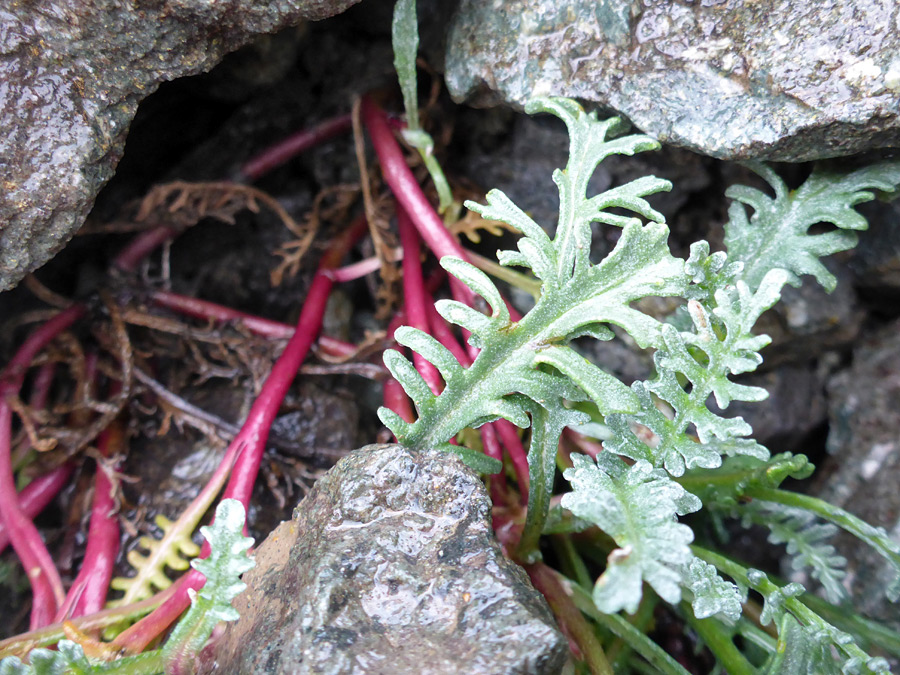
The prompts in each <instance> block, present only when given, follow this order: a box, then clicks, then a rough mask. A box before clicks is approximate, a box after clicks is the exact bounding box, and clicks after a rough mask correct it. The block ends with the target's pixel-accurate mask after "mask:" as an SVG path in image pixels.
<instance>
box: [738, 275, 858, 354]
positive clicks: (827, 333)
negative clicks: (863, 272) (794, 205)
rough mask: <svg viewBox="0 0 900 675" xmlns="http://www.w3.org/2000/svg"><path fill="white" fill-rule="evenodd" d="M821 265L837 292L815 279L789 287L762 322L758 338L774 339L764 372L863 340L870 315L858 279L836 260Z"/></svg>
mask: <svg viewBox="0 0 900 675" xmlns="http://www.w3.org/2000/svg"><path fill="white" fill-rule="evenodd" d="M822 264H824V265H825V267H827V268H828V269H829V270H830V271H831V273H832V274H834V275H835V276H836V277H837V279H838V284H837V288H835V289H834V291H833V292H831V293H828V292H827V291H826V290H825V289H824V288H822V286H820V285H819V283H818V282H817V281H816V280H815V279H814V278H813V277H810V276H806V277H803V279H802V281H801V284H800V286H799V288H794V287H793V286H785V288H784V291H783V292H782V295H781V301H780V302H779V303H778V304H777V305H775V306H774V307H773V308H772V309H770V310H769V311H768V312H766V313H765V314H763V315H762V317H760V321H759V323H758V324H757V325H756V332H758V333H765V334H766V335H768V336H769V337H771V338H772V344H771V345H770V346H768V347H766V349H765V350H764V351H763V359H764V362H763V366H762V367H763V368H764V369H766V370H768V369H771V368H774V367H777V366H781V365H783V364H786V363H787V364H796V363H804V362H806V361H809V360H810V359H813V358H816V357H818V356H821V355H822V354H824V353H825V352H827V351H830V350H834V349H846V348H848V347H850V346H851V345H852V344H853V342H854V340H856V338H857V336H858V335H859V331H860V327H861V326H862V322H863V317H864V316H865V312H864V311H863V309H862V307H861V306H860V303H859V300H858V298H857V297H856V292H855V291H854V289H853V275H852V274H851V272H850V271H849V270H848V269H847V267H846V265H844V264H842V263H841V262H840V260H839V259H838V258H837V257H829V258H825V259H824V260H823V261H822Z"/></svg>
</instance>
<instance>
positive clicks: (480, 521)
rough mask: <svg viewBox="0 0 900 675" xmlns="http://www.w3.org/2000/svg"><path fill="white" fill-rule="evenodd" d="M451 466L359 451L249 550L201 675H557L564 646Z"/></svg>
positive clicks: (396, 452) (476, 484) (447, 461)
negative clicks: (231, 612)
mask: <svg viewBox="0 0 900 675" xmlns="http://www.w3.org/2000/svg"><path fill="white" fill-rule="evenodd" d="M490 512H491V505H490V500H489V498H488V495H487V491H486V490H485V488H484V485H483V484H482V483H481V481H480V480H479V479H478V476H476V475H475V474H474V473H473V472H472V471H471V470H469V469H467V468H466V467H465V466H464V465H463V464H462V463H461V462H460V461H459V460H458V459H457V458H456V457H453V456H451V455H448V454H446V453H443V452H440V451H428V452H423V453H416V452H413V451H410V450H407V449H406V448H403V447H401V446H398V445H383V446H376V445H370V446H367V447H365V448H362V449H361V450H357V451H355V452H353V453H351V454H350V455H348V456H347V457H345V458H344V459H342V460H341V461H340V462H339V463H338V464H337V465H336V466H335V467H334V468H333V469H332V470H331V471H330V472H329V473H328V474H326V475H325V476H324V477H323V478H322V479H321V480H319V482H318V483H316V485H315V487H314V488H313V490H312V491H311V492H310V494H309V496H308V497H307V498H306V499H305V500H304V501H303V502H301V503H300V505H299V506H298V507H297V508H296V510H295V511H294V518H293V520H290V521H286V522H284V523H282V524H281V525H280V526H279V527H278V528H277V529H276V530H275V531H274V532H272V534H271V535H269V537H268V539H266V541H265V542H264V543H263V544H262V546H260V547H259V549H258V550H257V552H256V563H257V566H256V568H255V569H254V570H253V571H252V572H249V573H248V574H247V575H246V577H245V581H246V582H247V583H248V585H249V587H248V589H247V591H245V592H244V593H243V594H241V595H240V596H239V597H238V598H237V600H236V602H235V606H236V607H237V609H238V611H240V613H241V618H240V620H239V621H238V622H236V623H234V624H229V626H228V628H227V629H226V631H225V633H224V635H223V636H222V638H221V639H220V640H219V641H218V642H217V643H216V644H215V645H214V647H213V654H212V655H211V658H210V661H209V662H208V663H207V664H206V665H205V666H204V672H222V673H238V672H240V673H385V674H387V673H390V674H392V675H393V674H395V673H416V674H419V673H447V674H451V673H452V674H454V675H456V674H458V673H492V674H495V673H496V674H499V673H555V672H559V671H560V669H561V668H562V664H563V661H564V660H565V658H566V642H565V640H564V639H563V637H562V635H561V634H560V633H559V631H558V630H557V629H556V626H555V623H554V621H553V618H552V616H551V615H550V612H549V610H548V609H547V606H546V604H545V603H544V601H543V599H542V598H541V596H540V595H539V594H538V593H537V592H536V591H535V590H534V589H533V588H532V587H531V585H530V584H529V582H528V579H527V577H526V576H525V574H524V572H523V571H522V570H521V568H519V567H518V566H516V565H515V564H514V563H512V562H511V561H509V560H508V559H507V558H505V557H504V556H503V554H502V552H501V550H500V547H499V545H498V544H497V542H496V540H495V539H494V536H493V533H492V531H491V525H490Z"/></svg>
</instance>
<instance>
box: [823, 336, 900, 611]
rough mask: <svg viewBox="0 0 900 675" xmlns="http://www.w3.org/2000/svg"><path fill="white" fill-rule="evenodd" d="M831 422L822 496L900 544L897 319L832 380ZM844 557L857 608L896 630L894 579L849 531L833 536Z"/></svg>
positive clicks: (899, 346)
mask: <svg viewBox="0 0 900 675" xmlns="http://www.w3.org/2000/svg"><path fill="white" fill-rule="evenodd" d="M828 392H829V394H830V396H831V404H830V412H829V415H830V419H831V427H830V431H829V436H828V450H829V451H830V453H831V455H830V457H828V459H827V460H826V462H825V463H824V465H823V466H822V470H823V471H824V476H825V477H824V479H823V482H822V484H821V485H820V487H819V488H818V490H817V492H818V494H819V496H820V497H822V498H823V499H827V500H828V501H830V502H832V503H834V504H837V505H838V506H841V507H843V508H846V509H848V510H849V511H851V512H852V513H854V514H855V515H857V516H859V517H860V518H862V519H863V520H865V521H867V522H869V523H871V524H872V525H876V526H879V527H883V528H885V530H887V531H888V532H889V533H890V534H891V537H892V538H893V539H894V540H895V541H897V542H898V543H900V492H898V491H897V485H898V483H900V407H898V405H897V403H898V401H900V322H894V323H892V324H889V325H888V326H886V327H885V328H884V329H883V330H882V331H881V332H879V333H877V334H876V335H875V336H873V337H872V338H871V339H869V340H867V341H865V342H863V343H862V344H861V345H860V346H859V347H858V348H857V349H856V350H855V351H854V355H853V365H852V366H851V367H850V368H849V369H847V370H844V371H842V372H841V373H839V374H837V375H836V376H835V377H833V378H832V379H831V381H830V382H829V386H828ZM835 545H836V546H837V548H838V551H839V553H840V554H841V555H843V556H845V557H846V558H847V559H848V561H849V562H848V580H847V582H846V585H848V586H849V587H850V589H851V590H852V591H853V593H854V595H855V596H856V597H857V598H858V600H857V606H859V607H860V608H861V609H862V610H863V611H864V612H866V613H867V614H869V615H870V616H873V617H875V618H878V619H882V620H887V621H891V622H892V623H893V624H894V625H895V627H900V606H898V605H896V604H892V603H890V602H888V601H887V600H886V599H885V597H884V590H885V588H887V587H888V585H889V584H890V582H891V580H892V579H893V577H894V573H893V572H892V571H891V569H890V568H889V566H888V565H887V564H886V563H885V561H884V560H883V559H882V558H881V557H879V556H878V554H876V553H875V552H874V551H872V550H871V549H869V548H868V547H866V546H861V545H860V544H859V542H858V541H857V540H856V539H854V538H852V537H850V536H849V535H844V534H841V535H839V536H838V537H836V539H835Z"/></svg>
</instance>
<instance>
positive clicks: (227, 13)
mask: <svg viewBox="0 0 900 675" xmlns="http://www.w3.org/2000/svg"><path fill="white" fill-rule="evenodd" d="M358 1H359V0H272V1H271V2H269V1H267V2H250V1H248V0H150V1H148V2H140V3H122V2H116V1H114V0H99V1H88V0H76V1H75V2H66V3H61V2H54V1H52V0H37V1H36V2H25V3H22V2H14V3H12V4H8V3H7V4H6V5H5V6H4V8H3V9H0V129H3V133H2V134H0V179H2V183H0V291H3V290H6V289H8V288H11V287H13V286H14V285H15V284H16V283H17V282H18V281H19V280H20V279H21V278H22V277H23V276H24V275H25V274H27V273H28V272H31V271H32V270H34V269H36V268H37V267H39V266H40V265H41V264H43V263H44V262H46V261H47V260H49V259H50V258H51V257H52V256H53V255H54V254H55V253H56V252H57V251H59V250H60V249H61V248H62V247H63V246H64V245H65V243H66V242H67V241H68V240H69V238H70V237H71V236H72V235H73V234H74V232H75V231H76V230H77V229H78V228H79V227H80V226H81V224H82V223H83V222H84V219H85V217H86V215H87V213H88V211H89V210H90V208H91V206H92V204H93V202H94V197H95V196H96V195H97V193H98V192H99V190H100V188H101V187H102V186H103V185H104V184H105V183H106V181H108V180H109V178H110V177H111V176H112V174H113V171H114V170H115V167H116V164H117V163H118V161H119V158H120V157H121V154H122V149H123V145H124V141H125V134H126V132H127V131H128V126H129V124H130V123H131V119H132V117H133V116H134V113H135V110H136V109H137V105H138V103H140V101H141V100H142V99H143V98H144V97H145V96H147V95H148V94H150V93H152V92H153V91H154V90H155V89H156V87H157V86H158V85H159V83H161V82H163V81H166V80H172V79H175V78H178V77H182V76H185V75H192V74H195V73H199V72H203V71H206V70H209V69H210V68H212V66H214V65H215V64H216V63H218V61H219V60H220V59H221V58H222V56H223V55H225V54H226V53H228V52H230V51H233V50H235V49H237V48H238V47H240V46H242V45H243V44H245V43H247V42H249V41H250V40H251V39H252V38H253V37H254V36H256V35H259V34H261V33H271V32H274V31H277V30H279V29H280V28H284V27H286V26H289V25H292V24H295V23H297V22H299V21H302V20H305V19H323V18H325V17H328V16H331V15H334V14H337V13H339V12H341V11H343V10H344V9H346V8H347V7H349V6H351V5H353V4H355V3H356V2H358Z"/></svg>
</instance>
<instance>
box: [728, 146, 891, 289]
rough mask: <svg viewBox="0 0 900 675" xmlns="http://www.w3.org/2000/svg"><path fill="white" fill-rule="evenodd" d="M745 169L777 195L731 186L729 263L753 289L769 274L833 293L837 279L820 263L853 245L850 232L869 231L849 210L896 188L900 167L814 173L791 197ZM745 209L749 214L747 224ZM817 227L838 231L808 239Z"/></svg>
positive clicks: (776, 182) (773, 177) (767, 175)
mask: <svg viewBox="0 0 900 675" xmlns="http://www.w3.org/2000/svg"><path fill="white" fill-rule="evenodd" d="M748 166H749V167H750V168H751V169H753V170H754V171H755V172H756V173H758V174H759V175H760V176H762V177H763V178H764V179H765V180H766V181H767V182H768V183H769V184H770V185H771V186H772V189H773V190H774V192H775V196H774V198H773V197H769V196H768V195H767V194H765V193H764V192H761V191H760V190H756V189H754V188H749V187H745V186H735V187H732V188H729V189H728V191H727V192H726V193H725V194H726V195H727V196H728V197H731V198H732V199H734V200H736V201H735V202H734V203H733V204H732V205H731V208H730V209H729V212H728V213H729V221H728V223H727V224H726V226H725V245H726V247H727V249H728V255H729V258H730V259H731V260H734V261H739V262H742V263H743V264H744V265H745V269H744V272H743V274H742V275H741V276H742V278H743V280H744V281H745V282H746V283H747V284H748V285H749V286H750V287H751V288H756V287H757V285H759V284H760V283H761V282H762V279H763V278H764V277H765V275H766V274H767V273H768V272H769V271H770V270H773V269H783V270H787V271H788V272H789V273H790V275H791V276H790V281H791V283H792V284H795V285H796V284H797V283H799V277H800V276H801V275H804V274H811V275H812V276H814V277H815V278H816V281H818V282H819V283H820V284H821V285H822V286H824V287H825V289H826V290H828V291H832V290H834V287H835V285H836V284H837V279H836V278H835V277H834V275H833V274H831V273H830V272H829V271H828V270H827V269H826V268H825V266H824V265H823V264H822V263H821V262H820V261H819V258H821V257H823V256H826V255H831V254H833V253H838V252H839V251H846V250H847V249H849V248H852V247H853V246H854V245H855V244H856V234H855V232H853V231H854V230H863V229H865V228H866V226H867V225H866V221H865V219H864V218H863V217H862V216H861V215H860V214H858V213H857V212H856V211H855V210H854V208H853V207H854V206H856V205H857V204H860V203H862V202H866V201H869V200H871V199H873V198H874V194H873V193H872V192H871V190H872V189H876V190H884V191H892V190H894V189H895V188H896V186H897V185H898V184H900V162H882V163H879V164H875V165H872V166H868V167H865V168H862V169H858V170H856V171H852V172H850V173H846V174H840V173H831V172H828V171H823V170H819V169H816V170H815V171H814V172H813V174H812V175H811V176H810V177H809V178H808V179H807V180H806V182H804V183H803V185H801V186H800V187H799V188H797V189H796V190H794V191H793V192H792V191H790V190H788V188H787V186H786V185H785V183H784V181H782V180H781V178H779V177H778V175H777V174H776V173H775V172H774V171H773V170H772V169H770V168H769V167H767V166H765V165H763V164H759V163H751V164H748ZM746 207H750V208H752V209H753V215H752V217H750V218H748V217H747V210H746ZM818 223H829V224H832V225H835V226H837V228H838V229H837V230H834V231H831V232H826V233H824V234H809V229H810V228H811V227H812V226H813V225H816V224H818Z"/></svg>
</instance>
